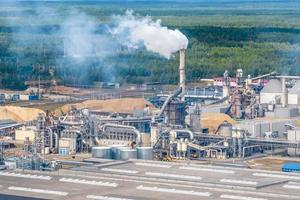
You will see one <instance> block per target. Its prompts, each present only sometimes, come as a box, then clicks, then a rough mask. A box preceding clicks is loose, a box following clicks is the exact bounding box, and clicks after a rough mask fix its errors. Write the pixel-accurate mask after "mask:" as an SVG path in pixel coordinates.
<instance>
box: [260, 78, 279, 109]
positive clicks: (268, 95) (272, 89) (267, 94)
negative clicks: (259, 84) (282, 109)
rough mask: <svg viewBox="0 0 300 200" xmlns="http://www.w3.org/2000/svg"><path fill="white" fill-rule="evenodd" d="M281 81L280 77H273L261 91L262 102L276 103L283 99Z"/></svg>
mask: <svg viewBox="0 0 300 200" xmlns="http://www.w3.org/2000/svg"><path fill="white" fill-rule="evenodd" d="M281 94H282V88H281V82H280V80H278V79H272V80H270V82H269V83H268V84H267V85H266V86H265V87H264V88H263V89H262V91H261V92H260V103H261V104H276V103H279V102H280V101H281V99H280V98H281Z"/></svg>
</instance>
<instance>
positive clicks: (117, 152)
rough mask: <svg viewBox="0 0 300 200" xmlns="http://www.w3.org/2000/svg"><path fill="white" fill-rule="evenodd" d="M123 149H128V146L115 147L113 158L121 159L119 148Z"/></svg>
mask: <svg viewBox="0 0 300 200" xmlns="http://www.w3.org/2000/svg"><path fill="white" fill-rule="evenodd" d="M124 149H130V148H129V147H127V146H124V147H118V148H116V154H115V158H114V159H115V160H121V150H124Z"/></svg>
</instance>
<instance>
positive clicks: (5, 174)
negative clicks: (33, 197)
mask: <svg viewBox="0 0 300 200" xmlns="http://www.w3.org/2000/svg"><path fill="white" fill-rule="evenodd" d="M0 176H11V177H19V178H30V179H41V180H51V179H52V177H50V176H43V175H35V174H20V173H12V172H0Z"/></svg>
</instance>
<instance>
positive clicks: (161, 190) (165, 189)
mask: <svg viewBox="0 0 300 200" xmlns="http://www.w3.org/2000/svg"><path fill="white" fill-rule="evenodd" d="M136 189H138V190H146V191H153V192H165V193H173V194H185V195H193V196H202V197H203V196H205V197H209V196H210V195H211V193H210V192H195V191H193V190H176V189H174V188H172V189H169V188H162V187H145V186H143V185H140V186H137V187H136Z"/></svg>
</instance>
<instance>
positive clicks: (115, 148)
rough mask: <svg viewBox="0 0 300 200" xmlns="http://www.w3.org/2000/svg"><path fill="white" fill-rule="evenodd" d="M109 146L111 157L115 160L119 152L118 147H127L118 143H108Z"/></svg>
mask: <svg viewBox="0 0 300 200" xmlns="http://www.w3.org/2000/svg"><path fill="white" fill-rule="evenodd" d="M109 147H111V158H112V159H115V160H118V158H119V157H120V156H119V154H120V153H119V152H118V149H120V148H124V149H125V148H128V147H126V146H125V145H118V144H115V145H109Z"/></svg>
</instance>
